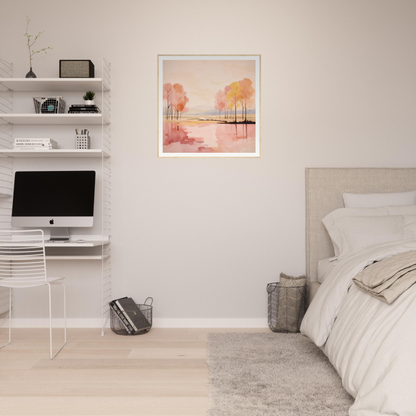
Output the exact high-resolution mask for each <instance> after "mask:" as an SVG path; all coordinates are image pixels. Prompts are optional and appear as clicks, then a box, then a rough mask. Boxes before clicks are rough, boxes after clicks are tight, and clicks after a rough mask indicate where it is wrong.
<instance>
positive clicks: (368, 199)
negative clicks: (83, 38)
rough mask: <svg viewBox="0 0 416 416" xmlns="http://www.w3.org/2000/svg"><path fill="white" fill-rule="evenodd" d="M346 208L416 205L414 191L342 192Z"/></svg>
mask: <svg viewBox="0 0 416 416" xmlns="http://www.w3.org/2000/svg"><path fill="white" fill-rule="evenodd" d="M342 198H343V199H344V205H345V207H346V208H372V207H387V206H392V205H416V191H410V192H389V193H384V194H349V193H344V194H342Z"/></svg>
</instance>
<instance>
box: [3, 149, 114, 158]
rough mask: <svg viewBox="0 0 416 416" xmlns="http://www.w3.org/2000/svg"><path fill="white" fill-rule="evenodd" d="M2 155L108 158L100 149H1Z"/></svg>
mask: <svg viewBox="0 0 416 416" xmlns="http://www.w3.org/2000/svg"><path fill="white" fill-rule="evenodd" d="M0 155H4V156H9V157H52V158H55V157H76V158H78V157H80V158H87V157H92V158H101V157H104V158H108V157H110V156H109V155H108V153H106V152H104V151H102V150H100V149H82V150H81V149H79V150H77V149H54V150H26V151H25V150H14V149H0Z"/></svg>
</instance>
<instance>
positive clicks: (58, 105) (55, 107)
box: [33, 96, 66, 114]
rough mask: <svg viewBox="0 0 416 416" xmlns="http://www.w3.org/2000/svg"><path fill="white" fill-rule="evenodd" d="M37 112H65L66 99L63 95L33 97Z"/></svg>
mask: <svg viewBox="0 0 416 416" xmlns="http://www.w3.org/2000/svg"><path fill="white" fill-rule="evenodd" d="M33 103H34V104H35V112H36V114H58V113H59V114H61V113H65V105H66V103H65V100H64V98H63V97H56V96H52V97H33Z"/></svg>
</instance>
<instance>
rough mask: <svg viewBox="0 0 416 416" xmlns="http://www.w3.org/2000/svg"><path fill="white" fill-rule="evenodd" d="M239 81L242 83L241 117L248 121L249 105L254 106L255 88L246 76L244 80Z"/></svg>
mask: <svg viewBox="0 0 416 416" xmlns="http://www.w3.org/2000/svg"><path fill="white" fill-rule="evenodd" d="M238 83H239V84H240V92H241V98H240V101H241V117H242V118H244V121H247V106H248V108H250V107H252V106H253V104H254V92H255V90H254V88H253V82H252V81H251V80H250V79H248V78H244V79H243V80H241V81H238ZM243 113H244V117H243Z"/></svg>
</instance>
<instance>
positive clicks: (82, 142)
mask: <svg viewBox="0 0 416 416" xmlns="http://www.w3.org/2000/svg"><path fill="white" fill-rule="evenodd" d="M75 148H76V149H90V148H91V139H90V132H89V130H87V129H84V130H81V134H79V130H78V129H75Z"/></svg>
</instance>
